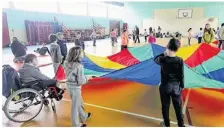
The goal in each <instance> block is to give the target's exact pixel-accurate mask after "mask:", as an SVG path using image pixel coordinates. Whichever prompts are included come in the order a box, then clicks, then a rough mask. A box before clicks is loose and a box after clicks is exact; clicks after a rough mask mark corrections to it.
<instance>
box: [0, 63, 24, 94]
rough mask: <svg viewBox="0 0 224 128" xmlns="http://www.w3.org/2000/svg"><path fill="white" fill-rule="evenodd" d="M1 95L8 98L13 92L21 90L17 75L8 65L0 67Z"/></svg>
mask: <svg viewBox="0 0 224 128" xmlns="http://www.w3.org/2000/svg"><path fill="white" fill-rule="evenodd" d="M2 67H3V69H2V87H3V88H2V95H3V96H5V97H6V98H8V97H9V96H10V95H11V94H12V93H13V92H14V91H17V90H19V89H20V88H21V82H20V78H19V75H18V73H17V72H16V70H15V69H14V68H12V67H11V66H10V65H3V66H2Z"/></svg>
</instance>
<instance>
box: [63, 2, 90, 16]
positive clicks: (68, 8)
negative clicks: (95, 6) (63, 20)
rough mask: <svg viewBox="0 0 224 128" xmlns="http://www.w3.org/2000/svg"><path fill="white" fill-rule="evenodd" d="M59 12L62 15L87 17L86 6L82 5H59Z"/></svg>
mask: <svg viewBox="0 0 224 128" xmlns="http://www.w3.org/2000/svg"><path fill="white" fill-rule="evenodd" d="M60 11H61V12H62V13H64V14H72V15H82V16H86V15H87V4H84V3H60Z"/></svg>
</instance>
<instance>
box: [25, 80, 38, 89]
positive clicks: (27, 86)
mask: <svg viewBox="0 0 224 128" xmlns="http://www.w3.org/2000/svg"><path fill="white" fill-rule="evenodd" d="M40 82H41V81H31V82H28V83H23V84H22V87H23V88H30V87H32V86H35V85H37V84H39V83H40Z"/></svg>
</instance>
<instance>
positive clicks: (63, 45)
mask: <svg viewBox="0 0 224 128" xmlns="http://www.w3.org/2000/svg"><path fill="white" fill-rule="evenodd" d="M57 37H58V42H57V43H58V45H59V46H60V49H61V55H62V56H63V59H62V64H63V63H64V61H65V58H66V55H67V51H68V48H67V45H66V41H65V40H64V39H63V38H64V35H63V33H61V32H58V33H57Z"/></svg>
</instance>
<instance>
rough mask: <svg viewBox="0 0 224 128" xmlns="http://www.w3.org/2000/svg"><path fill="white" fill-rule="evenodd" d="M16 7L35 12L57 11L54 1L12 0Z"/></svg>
mask: <svg viewBox="0 0 224 128" xmlns="http://www.w3.org/2000/svg"><path fill="white" fill-rule="evenodd" d="M14 5H15V8H16V9H21V10H26V11H37V12H57V3H56V2H16V1H15V2H14Z"/></svg>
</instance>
